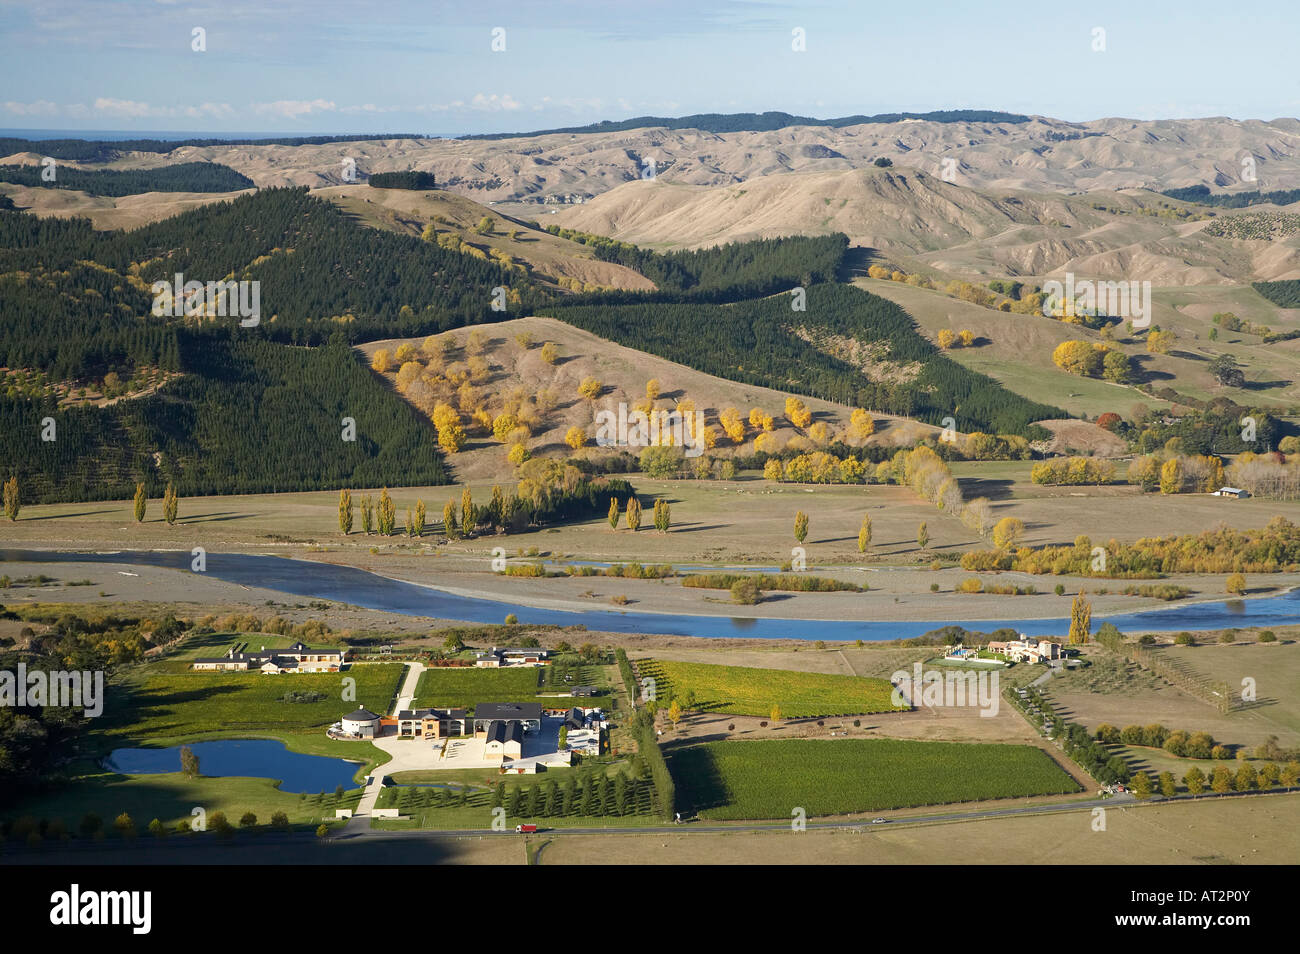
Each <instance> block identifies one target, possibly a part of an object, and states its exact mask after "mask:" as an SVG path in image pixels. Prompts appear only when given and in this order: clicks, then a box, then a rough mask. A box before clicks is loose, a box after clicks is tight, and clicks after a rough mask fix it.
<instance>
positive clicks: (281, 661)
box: [193, 642, 347, 673]
mask: <svg viewBox="0 0 1300 954" xmlns="http://www.w3.org/2000/svg"><path fill="white" fill-rule="evenodd" d="M346 658H347V650H345V649H312V648H311V647H310V646H307V645H306V644H304V643H301V642H296V643H294V644H293V645H292V646H289V647H287V648H286V649H267V648H266V647H265V646H263V647H262V648H261V649H260V650H257V651H254V652H247V653H237V652H235V650H234V648H233V647H232V648H231V650H230V652H228V653H226V655H224V656H206V657H202V658H199V659H195V660H194V662H193V667H194V669H196V670H207V671H209V672H213V671H217V672H219V671H234V672H248V671H249V670H253V669H256V670H259V671H261V672H265V673H280V672H338V671H339V667H341V666H342V665H343V663H344V662H345V661H346Z"/></svg>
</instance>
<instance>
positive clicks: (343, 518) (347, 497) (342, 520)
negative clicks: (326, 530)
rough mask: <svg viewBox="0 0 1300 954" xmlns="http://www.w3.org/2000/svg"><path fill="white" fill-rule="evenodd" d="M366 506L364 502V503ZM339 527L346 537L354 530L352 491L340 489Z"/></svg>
mask: <svg viewBox="0 0 1300 954" xmlns="http://www.w3.org/2000/svg"><path fill="white" fill-rule="evenodd" d="M363 506H364V504H363ZM339 529H340V530H342V531H343V535H344V536H345V537H346V536H347V535H348V534H349V533H351V532H352V491H350V490H340V491H339Z"/></svg>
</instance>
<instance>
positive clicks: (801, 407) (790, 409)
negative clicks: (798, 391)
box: [785, 396, 812, 427]
mask: <svg viewBox="0 0 1300 954" xmlns="http://www.w3.org/2000/svg"><path fill="white" fill-rule="evenodd" d="M785 416H786V418H787V419H788V420H789V421H790V423H791V424H793V425H794V426H795V427H807V426H808V425H809V424H811V423H812V411H810V410H808V406H807V405H806V404H804V403H803V401H801V400H799V399H798V398H797V397H793V396H791V397H788V398H786V399H785Z"/></svg>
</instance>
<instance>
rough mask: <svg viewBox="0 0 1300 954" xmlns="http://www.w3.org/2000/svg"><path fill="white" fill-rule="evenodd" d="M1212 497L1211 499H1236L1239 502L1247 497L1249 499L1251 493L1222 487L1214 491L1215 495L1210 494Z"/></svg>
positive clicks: (1237, 488)
mask: <svg viewBox="0 0 1300 954" xmlns="http://www.w3.org/2000/svg"><path fill="white" fill-rule="evenodd" d="M1210 496H1211V497H1235V498H1237V499H1238V500H1241V499H1243V498H1245V497H1249V496H1250V492H1249V491H1246V490H1242V489H1241V488H1240V487H1220V488H1219V489H1218V490H1216V491H1214V493H1212V494H1210Z"/></svg>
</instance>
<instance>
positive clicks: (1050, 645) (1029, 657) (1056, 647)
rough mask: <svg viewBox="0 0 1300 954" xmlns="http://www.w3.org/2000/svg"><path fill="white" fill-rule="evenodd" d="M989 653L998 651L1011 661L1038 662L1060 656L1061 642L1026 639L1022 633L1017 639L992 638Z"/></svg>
mask: <svg viewBox="0 0 1300 954" xmlns="http://www.w3.org/2000/svg"><path fill="white" fill-rule="evenodd" d="M988 650H989V652H991V653H1000V654H1001V655H1003V656H1006V657H1007V658H1008V659H1010V660H1011V661H1012V662H1030V663H1040V662H1043V661H1044V660H1048V659H1060V658H1061V644H1060V643H1054V642H1052V641H1051V640H1049V639H1038V640H1033V639H1026V638H1025V636H1024V634H1023V633H1022V634H1021V636H1020V638H1019V639H1012V640H1009V641H1007V642H999V641H998V640H993V641H991V642H990V643H989V645H988Z"/></svg>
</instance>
